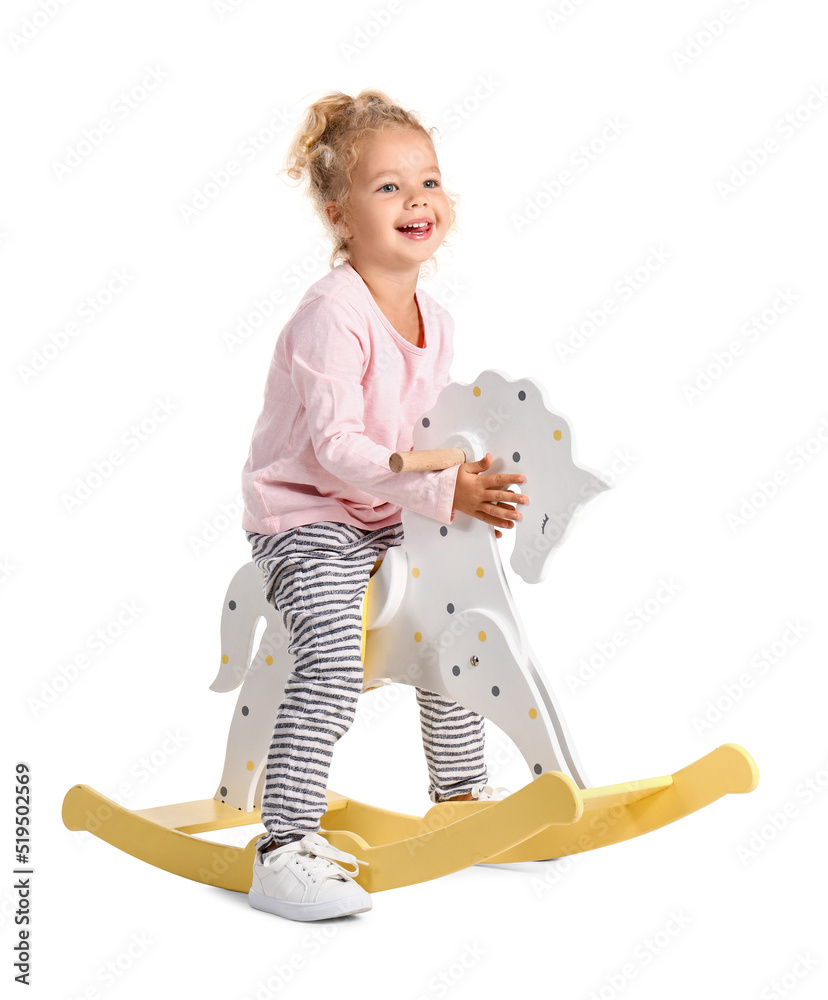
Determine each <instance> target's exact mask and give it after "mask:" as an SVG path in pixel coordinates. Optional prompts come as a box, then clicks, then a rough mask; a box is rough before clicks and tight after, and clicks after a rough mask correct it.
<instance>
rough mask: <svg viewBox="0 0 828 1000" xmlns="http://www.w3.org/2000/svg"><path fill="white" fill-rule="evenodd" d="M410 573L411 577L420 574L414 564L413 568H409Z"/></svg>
mask: <svg viewBox="0 0 828 1000" xmlns="http://www.w3.org/2000/svg"><path fill="white" fill-rule="evenodd" d="M411 575H412V576H413V577H418V576H419V575H420V571H419V570H418V569H417V567H416V566H415V567H414V569H412V570H411Z"/></svg>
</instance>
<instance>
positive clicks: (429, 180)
mask: <svg viewBox="0 0 828 1000" xmlns="http://www.w3.org/2000/svg"><path fill="white" fill-rule="evenodd" d="M439 183H440V182H439V181H438V180H437V179H436V178H434V177H431V178H429V179H428V180H427V181H423V184H433V185H434V186H435V187H437V186H438V185H439ZM396 186H397V185H396V184H394V183H393V182H392V181H389V182H388V183H387V184H383V185H382V187H381V188H380V191H384V190H385V189H386V188H392V187H396ZM431 190H434V189H433V188H432V189H431Z"/></svg>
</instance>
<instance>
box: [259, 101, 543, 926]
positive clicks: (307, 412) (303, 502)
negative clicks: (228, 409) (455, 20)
mask: <svg viewBox="0 0 828 1000" xmlns="http://www.w3.org/2000/svg"><path fill="white" fill-rule="evenodd" d="M287 164H288V168H287V170H286V172H287V174H288V176H290V177H291V178H292V179H294V180H297V179H300V178H303V177H304V178H306V179H307V183H308V189H309V193H310V196H311V199H312V202H313V204H314V207H315V208H316V210H317V211H318V213H319V215H320V218H321V220H322V222H323V224H324V225H325V226H326V227H327V228H328V230H329V231H330V232H331V234H332V235H333V237H334V240H335V247H334V250H333V252H332V254H331V259H330V265H331V270H330V271H329V272H328V273H327V274H326V275H325V276H324V277H322V278H321V279H320V280H319V281H317V282H315V283H314V284H313V285H311V286H310V288H309V289H308V290H307V292H306V293H305V295H304V297H303V298H302V300H301V301H300V302H299V305H298V306H297V307H296V309H295V311H294V313H293V315H292V316H291V317H290V319H289V320H288V322H287V324H286V325H285V327H284V329H283V330H282V332H281V334H280V336H279V338H278V339H277V342H276V347H275V351H274V354H273V359H272V362H271V365H270V370H269V373H268V377H267V383H266V386H265V392H264V404H263V407H262V411H261V414H260V415H259V418H258V420H257V422H256V426H255V428H254V431H253V438H252V442H251V445H250V452H249V455H248V458H247V462H246V464H245V466H244V471H243V474H242V489H243V495H244V500H245V510H244V516H243V519H242V528H243V529H244V530H245V531H246V533H247V538H248V540H249V542H250V544H251V546H252V550H253V559H254V560H255V562H256V564H257V565H258V566H259V568H260V569H261V570H262V573H263V577H264V590H265V595H266V597H267V600H268V601H269V602H270V603H271V604H272V605H273V606H274V607H275V608H276V609H277V610H278V611H279V612H280V613H281V615H282V621H283V623H284V625H285V628H286V629H287V630H288V632H289V635H290V643H289V645H288V652H289V653H291V654H292V655H293V656H294V657H295V668H294V670H293V673H292V674H291V676H290V678H289V680H288V682H287V685H286V687H285V695H284V700H283V701H282V703H281V705H280V707H279V711H278V715H277V717H276V721H275V724H274V728H273V738H272V741H271V745H270V751H269V753H268V758H267V767H266V774H265V787H264V794H263V797H262V807H261V811H262V823H263V824H264V826H265V829H266V831H267V832H266V833H265V834H264V835H262V836H261V837H260V838H259V839H258V840H257V842H256V848H257V850H256V860H255V863H254V867H253V882H252V885H251V888H250V892H249V894H248V901H249V902H250V904H251V906H254V907H256V908H258V909H262V910H267V911H269V912H271V913H277V914H279V915H281V916H285V917H290V918H292V919H294V920H318V919H322V918H326V917H332V916H341V915H344V914H349V913H361V912H363V911H365V910H369V909H370V908H371V897H370V895H369V893H367V892H366V891H365V890H364V889H362V888H361V886H360V885H359V884H358V883H357V882H356V881H355V880H354V879H353V878H352V875H353V874H356V873H357V871H358V864H359V862H358V861H357V859H355V858H354V857H353V856H352V855H349V854H346V853H344V852H343V851H339V850H337V849H336V848H334V847H333V845H331V844H329V843H328V842H327V841H326V840H325V839H324V838H323V837H322V836H320V834H319V830H320V820H321V817H322V816H323V815H324V813H325V811H326V809H327V800H326V797H325V789H326V787H327V781H328V773H329V770H330V764H331V755H332V752H333V748H334V745H335V743H336V742H337V740H338V739H339V738H340V737H341V736H342V735H343V734H344V733H346V732H347V731H348V729H349V728H350V726H351V724H352V722H353V720H354V714H355V711H356V705H357V699H358V697H359V695H360V693H361V690H362V680H363V674H362V660H361V645H362V602H363V597H364V595H365V589H366V587H367V585H368V579H369V576H370V574H371V571H372V569H373V568H374V565H375V563H376V561H377V560H378V559H380V558H381V557H382V556H383V555H384V553H385V551H386V550H387V549H388V548H389V547H391V546H394V545H399V544H400V543H401V542H402V540H403V529H402V523H401V520H400V510H401V508H403V507H404V508H406V509H407V510H413V511H417V512H418V513H420V514H423V515H425V516H427V517H432V518H434V519H435V520H437V521H439V522H441V523H442V524H445V525H450V524H451V523H452V521H453V519H454V516H455V512H456V511H461V512H462V513H464V514H468V515H469V516H471V517H476V518H479V519H480V520H482V521H485V522H486V523H487V524H491V525H495V526H496V529H495V530H496V534H497V536H498V537H500V535H501V532H500V531H499V530H497V527H498V526H499V527H512V526H513V521H514V520H515V519H517V518H520V516H521V515H520V514H519V513H517V512H516V508H515V507H514V506H512V505H511V504H509V503H506V502H505V501H507V500H518V501H519V502H521V503H526V502H527V500H526V497H525V496H522V495H519V494H516V493H514V492H510V491H508V490H507V489H506V487H507V486H508V485H509V484H511V483H516V482H523V481H524V477H523V476H521V475H511V474H506V473H501V474H498V475H483V474H482V473H483V471H484V470H485V469H487V468H488V467H489V466H490V464H491V462H492V460H493V459H492V456H491V455H490V454H487V455H486V456H485V458H483V459H481V460H480V461H478V462H467V463H464V464H463V465H459V466H457V465H455V466H452V467H450V468H448V469H444V470H442V471H433V472H411V473H401V474H397V473H394V472H392V471H391V470H390V468H389V465H388V459H389V457H390V455H391V454H392V453H393V452H395V451H409V450H410V449H411V447H412V443H413V428H414V426H415V424H416V422H417V421H418V420H419V418H420V417H421V416H422V414H423V413H424V412H426V411H427V410H429V409H430V408H431V407H432V406H433V405H434V403H435V402H436V400H437V396H438V395H439V393H440V390H441V389H442V388H443V387H444V386H445V385H447V384H448V383H449V382H450V381H451V378H450V376H449V367H450V365H451V361H452V357H453V344H452V334H453V327H454V323H453V320H452V319H451V317H450V316H449V314H448V313H447V312H446V310H445V309H443V308H442V307H441V306H440V305H439V304H438V303H437V302H436V301H435V300H434V299H433V298H432V297H431V296H429V295H428V294H427V293H425V292H423V291H421V290H419V289H418V288H417V279H418V277H419V276H420V273H421V265H422V264H424V263H425V262H427V261H430V260H431V258H432V257H433V255H434V253H435V251H436V250H437V249H438V247H439V246H440V245H441V243H442V242H443V241H444V239H445V237H446V235H447V233H449V232H451V231H453V228H454V224H455V208H454V202H453V200H452V199H451V197H450V196H449V195H448V194H447V193H446V191H445V190H444V188H443V186H442V183H441V178H440V170H439V167H438V165H437V155H436V152H435V149H434V145H433V143H432V140H431V137H430V134H429V132H428V131H426V129H425V128H424V127H423V126H422V125H421V124H420V122H419V121H418V119H417V118H416V117H415V115H414V114H412V113H411V112H409V111H406V110H404V109H403V108H400V107H398V106H397V105H395V104H393V103H392V102H391V100H390V99H389V98H388V97H387V96H386V95H385V94H383V93H381V92H380V91H376V90H364V91H362V92H361V93H360V94H359V95H358V96H357V97H356V98H351V97H349V96H348V95H346V94H342V93H338V92H334V93H329V94H326V95H325V96H324V97H322V98H321V99H320V100H318V101H316V102H315V103H314V104H312V105H311V107H310V108H308V110H307V112H306V115H305V118H304V121H303V122H302V124H301V126H300V128H299V130H298V133H297V135H296V137H295V139H294V142H293V144H292V146H291V148H290V150H289V153H288V158H287ZM338 260H341V261H342V263H340V264H339V265H338V266H334V265H335V264H336V262H337V261H338ZM417 703H418V705H419V708H420V721H421V728H422V736H423V746H424V749H425V756H426V761H427V764H428V771H429V777H430V784H429V789H428V794H429V797H430V798H431V800H432V801H434V802H441V801H444V800H446V799H471V798H479V797H480V796H481V795H482V796H483V797H489V796H490V794H491V789H490V788H489V786H488V785H487V781H488V775H487V772H486V766H485V763H484V760H483V745H484V720H483V717H482V716H480V715H477V714H475V713H474V712H470V711H468V710H466V709H464V708H462V707H461V706H460V705H458V704H456V703H455V702H452V701H448V700H447V699H445V698H443V697H441V696H439V695H437V694H434V693H433V692H429V691H426V690H423V689H420V688H418V689H417ZM338 861H342V862H345V863H348V864H351V865H353V866H354V867H353V868H352V869H351V871H350V872H348V871H346V870H345V869H344V868H343V867H342V866H341V865H339V864H337V862H338Z"/></svg>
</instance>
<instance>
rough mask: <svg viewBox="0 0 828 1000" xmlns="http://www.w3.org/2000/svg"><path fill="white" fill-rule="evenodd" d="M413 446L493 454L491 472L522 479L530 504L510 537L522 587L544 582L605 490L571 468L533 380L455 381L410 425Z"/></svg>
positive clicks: (556, 417)
mask: <svg viewBox="0 0 828 1000" xmlns="http://www.w3.org/2000/svg"><path fill="white" fill-rule="evenodd" d="M413 440H414V448H415V449H416V450H421V449H428V448H461V449H462V450H463V451H464V452H465V453H466V459H467V461H469V462H476V461H478V460H479V459H481V458H483V457H484V456H485V454H486V452H491V454H492V457H493V459H494V461H493V463H492V465H491V467H490V468H489V470H488V471H489V472H490V473H496V472H505V471H510V472H511V471H514V472H521V473H523V474H524V475H525V476H526V493H527V495H528V496H530V497H531V503H530V504H528V505H527V506H526V507H521V508H520V510H521V513H522V514H523V517H522V519H521V520H520V521H516V522H515V527H514V528H513V529H510V530H512V531H514V532H515V546H514V550H513V552H512V558H511V566H512V569H513V570H514V571H515V573H517V574H518V576H520V577H522V579H523V580H525V581H526V583H540V582H541V581H543V580H544V579H545V578H546V574H547V572H548V568H549V562H550V560H551V558H552V554H553V552H554V551H555V550H556V549H557V548H558V546H559V545H560V544H561V543H562V542H563V541H564V539H565V538H566V537H567V535H568V528H569V526H570V524H571V522H572V520H573V519H574V518H575V516H576V515H577V514H578V512H579V511H580V509H581V508H582V507H583V505H584V504H586V503H587V502H588V501H589V500H591V499H592V498H593V497H594V496H597V495H598V494H599V493H601V492H603V491H604V490H607V489H610V488H611V487H610V484H609V483H607V482H605V481H604V480H603V479H601V478H600V476H598V475H596V474H595V473H593V472H591V471H589V470H588V469H584V468H581V467H580V466H579V465H576V464H575V462H574V460H573V457H572V452H573V439H572V432H571V430H570V427H569V423H568V422H567V420H566V419H565V418H564V417H562V416H561V415H560V414H559V413H556V412H555V411H554V410H553V409H552V407H551V406H550V405H549V400H548V398H547V395H546V390H545V389H544V387H543V386H542V385H541V384H540V383H539V382H536V381H535V379H533V378H523V379H511V378H509V377H508V375H505V374H504V373H503V372H501V371H497V370H492V369H490V370H488V371H484V372H481V373H480V375H479V376H478V377H477V378H476V379H475V380H474V381H473V382H452V383H451V384H450V385H447V386H446V387H445V388H444V389H443V391H442V392H441V393H440V395H439V396H438V398H437V402H436V403H435V404H434V406H433V407H432V408H431V409H430V410H429V411H428V412H427V413H425V414H424V415H423V416H422V417H421V418H420V420H419V422H418V423H417V425H416V427H415V428H414V433H413Z"/></svg>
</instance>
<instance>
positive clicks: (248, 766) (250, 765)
mask: <svg viewBox="0 0 828 1000" xmlns="http://www.w3.org/2000/svg"><path fill="white" fill-rule="evenodd" d="M255 766H256V765H255V764H254V763H253V761H252V760H249V761H248V762H247V770H248V771H252V770H253V768H254V767H255Z"/></svg>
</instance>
